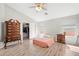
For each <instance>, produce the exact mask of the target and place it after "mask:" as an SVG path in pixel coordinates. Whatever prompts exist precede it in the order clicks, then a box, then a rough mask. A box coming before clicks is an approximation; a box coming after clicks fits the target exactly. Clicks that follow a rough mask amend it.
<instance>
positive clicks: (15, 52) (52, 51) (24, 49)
mask: <svg viewBox="0 0 79 59" xmlns="http://www.w3.org/2000/svg"><path fill="white" fill-rule="evenodd" d="M78 55H79V53H77V52H74V51H71V50H70V47H69V46H67V45H66V44H61V43H57V42H56V43H55V44H54V45H52V46H51V47H49V48H41V47H39V46H36V45H33V44H32V40H24V42H23V44H19V43H17V42H16V44H12V45H9V46H8V47H7V49H4V48H2V49H0V56H78Z"/></svg>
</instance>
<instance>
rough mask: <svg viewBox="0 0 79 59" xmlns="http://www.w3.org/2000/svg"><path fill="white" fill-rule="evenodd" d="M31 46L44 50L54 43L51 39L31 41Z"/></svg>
mask: <svg viewBox="0 0 79 59" xmlns="http://www.w3.org/2000/svg"><path fill="white" fill-rule="evenodd" d="M33 44H35V45H38V46H40V47H43V48H45V47H50V46H52V45H53V44H54V41H53V40H52V39H33Z"/></svg>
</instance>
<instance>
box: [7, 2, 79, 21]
mask: <svg viewBox="0 0 79 59" xmlns="http://www.w3.org/2000/svg"><path fill="white" fill-rule="evenodd" d="M7 5H8V6H10V7H12V8H14V9H16V10H17V11H19V12H21V13H23V14H25V15H26V16H29V17H30V18H32V19H33V20H35V21H37V22H40V21H46V20H50V19H55V18H60V17H65V16H70V15H75V14H78V13H79V3H47V6H46V8H47V12H48V15H45V14H44V12H45V11H41V12H36V10H35V9H34V8H30V7H31V6H32V3H9V4H7Z"/></svg>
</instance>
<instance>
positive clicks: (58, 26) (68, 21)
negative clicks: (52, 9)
mask: <svg viewBox="0 0 79 59" xmlns="http://www.w3.org/2000/svg"><path fill="white" fill-rule="evenodd" d="M78 20H79V14H77V15H72V16H67V17H62V18H57V19H51V20H49V21H44V22H39V25H38V27H39V29H40V32H47V33H49V34H50V35H51V36H56V34H59V33H62V31H63V27H65V26H76V27H77V28H76V29H77V30H79V26H78V24H79V21H78ZM77 32H79V31H77ZM73 40H74V41H76V40H77V35H76V39H73ZM71 41H72V40H70V43H72V42H71ZM75 43H76V42H75ZM72 44H74V43H72Z"/></svg>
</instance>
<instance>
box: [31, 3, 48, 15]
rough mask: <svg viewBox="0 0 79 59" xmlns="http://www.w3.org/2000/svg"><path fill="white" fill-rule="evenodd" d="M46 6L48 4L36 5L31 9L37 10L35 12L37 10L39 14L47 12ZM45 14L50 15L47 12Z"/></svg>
mask: <svg viewBox="0 0 79 59" xmlns="http://www.w3.org/2000/svg"><path fill="white" fill-rule="evenodd" d="M46 6H47V4H46V3H34V4H33V6H31V7H30V8H35V10H36V11H37V12H40V11H45V10H47V9H46ZM44 14H45V15H48V13H47V12H45V13H44Z"/></svg>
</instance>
